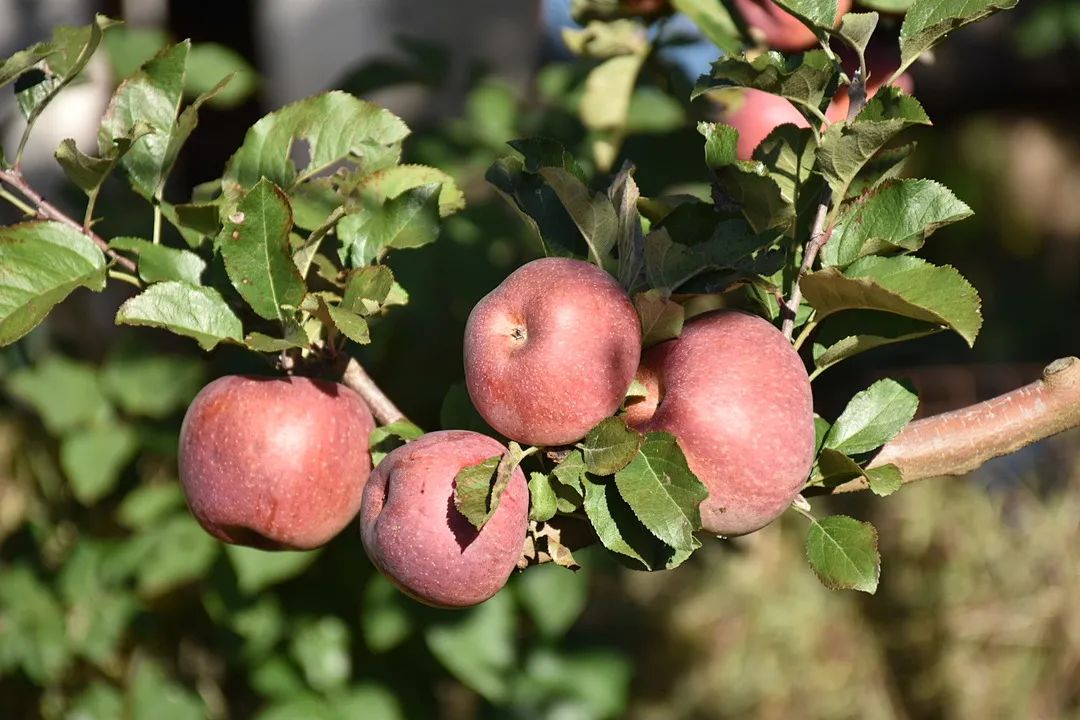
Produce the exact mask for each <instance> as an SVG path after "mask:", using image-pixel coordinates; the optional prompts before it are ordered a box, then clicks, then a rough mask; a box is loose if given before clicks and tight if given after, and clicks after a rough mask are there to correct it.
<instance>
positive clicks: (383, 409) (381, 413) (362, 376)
mask: <svg viewBox="0 0 1080 720" xmlns="http://www.w3.org/2000/svg"><path fill="white" fill-rule="evenodd" d="M341 383H342V385H345V386H346V387H348V388H349V389H351V390H352V391H353V392H355V393H356V394H357V395H359V396H360V397H361V398H362V399H363V401H364V402H365V403H367V406H368V407H369V408H371V414H372V415H374V416H375V419H376V420H378V421H379V424H380V425H389V424H390V423H395V422H397V421H398V420H405V419H406V418H405V413H403V412H401V410H399V409H398V407H397V405H395V404H394V401H393V400H391V399H390V398H388V397H387V396H386V393H384V392H383V391H382V389H381V388H380V387H379V386H378V385H376V384H375V381H374V380H372V379H371V376H370V375H368V374H367V371H366V370H364V366H363V365H361V364H360V363H359V362H357V360H356V358H349V360H348V362H347V363H345V369H344V371H343V372H342V373H341Z"/></svg>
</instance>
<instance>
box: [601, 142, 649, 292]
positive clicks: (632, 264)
mask: <svg viewBox="0 0 1080 720" xmlns="http://www.w3.org/2000/svg"><path fill="white" fill-rule="evenodd" d="M633 172H634V168H633V166H631V165H630V164H629V163H628V164H626V165H625V166H624V167H623V169H622V170H621V171H619V174H618V175H616V176H615V179H614V180H612V182H611V186H610V187H609V188H608V197H609V198H610V199H611V204H612V206H613V207H614V208H615V213H616V215H617V216H618V219H619V230H618V239H617V241H616V243H615V244H616V247H617V248H618V251H617V253H618V258H619V265H618V269H617V272H616V277H618V278H619V284H620V285H622V286H623V287H624V288H625V289H626V290H627V291H633V290H634V289H636V288H637V287H638V286H639V285H640V284H641V281H642V277H641V276H642V271H643V270H644V269H645V232H644V229H643V228H642V225H641V214H640V213H639V212H638V207H637V204H638V200H640V199H641V191H640V190H639V189H638V186H637V183H636V182H635V181H634V175H633Z"/></svg>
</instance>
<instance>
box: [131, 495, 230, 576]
mask: <svg viewBox="0 0 1080 720" xmlns="http://www.w3.org/2000/svg"><path fill="white" fill-rule="evenodd" d="M131 543H132V544H131V546H130V547H129V548H128V550H127V552H128V553H130V556H129V558H128V559H129V560H130V561H131V562H132V563H133V566H134V567H135V568H137V570H136V579H137V584H138V589H139V592H140V593H141V594H143V595H147V596H151V597H154V596H158V595H162V594H164V593H166V592H168V591H169V590H172V589H173V588H175V587H178V586H180V585H183V584H185V583H188V582H192V581H195V580H198V579H199V578H201V577H203V576H204V575H205V574H206V572H207V571H208V570H209V569H210V566H211V565H212V564H213V562H214V560H216V559H217V556H218V553H219V551H220V549H221V544H220V543H218V542H217V541H216V540H215V539H214V538H212V537H210V536H209V535H207V534H206V531H204V530H203V529H202V528H201V527H199V524H198V523H197V522H195V520H194V518H192V517H191V516H190V515H188V514H186V513H184V514H180V515H174V516H173V517H171V518H170V519H169V520H167V521H166V522H164V523H163V524H161V525H157V526H154V527H152V528H151V529H149V530H148V531H146V532H143V533H142V534H140V535H136V536H135V537H134V538H133V540H132V541H131Z"/></svg>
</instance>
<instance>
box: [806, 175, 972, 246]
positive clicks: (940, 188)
mask: <svg viewBox="0 0 1080 720" xmlns="http://www.w3.org/2000/svg"><path fill="white" fill-rule="evenodd" d="M971 214H972V213H971V208H969V207H968V206H967V205H965V204H964V203H962V202H960V201H959V200H958V199H957V198H956V196H955V195H953V194H952V192H950V191H949V189H948V188H946V187H945V186H944V185H940V184H938V183H936V182H934V181H933V180H898V181H890V182H887V183H884V184H882V185H881V186H879V187H878V188H877V189H875V190H874V191H873V192H872V193H871V194H869V195H868V196H867V197H864V198H860V199H859V200H858V201H857V202H855V203H853V204H852V205H851V206H850V207H848V208H847V209H846V210H844V212H843V213H842V214H841V215H840V218H839V219H838V220H837V222H836V226H835V227H834V229H833V232H832V235H831V236H830V238H829V241H828V242H827V243H826V244H825V247H824V248H823V249H822V254H821V260H822V265H823V266H826V267H828V266H830V265H839V266H845V265H848V264H850V263H852V262H854V261H855V260H857V259H858V258H860V257H863V256H866V255H879V254H883V253H886V252H890V251H896V250H907V251H915V250H918V249H919V248H921V247H922V246H923V243H924V242H925V241H926V238H927V237H928V236H929V235H930V234H931V233H933V232H934V231H935V230H937V229H938V228H940V227H942V226H944V225H948V224H949V223H954V222H957V221H959V220H963V219H964V218H967V217H970V216H971Z"/></svg>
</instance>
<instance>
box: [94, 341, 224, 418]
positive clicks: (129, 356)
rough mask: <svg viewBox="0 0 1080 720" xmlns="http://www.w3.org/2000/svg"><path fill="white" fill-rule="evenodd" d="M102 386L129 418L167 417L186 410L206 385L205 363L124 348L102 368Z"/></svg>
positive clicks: (182, 357) (136, 348)
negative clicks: (183, 409)
mask: <svg viewBox="0 0 1080 720" xmlns="http://www.w3.org/2000/svg"><path fill="white" fill-rule="evenodd" d="M101 384H102V387H103V388H104V389H105V392H106V393H108V395H109V397H110V398H111V399H113V400H115V401H116V403H117V404H118V405H119V406H120V407H121V408H122V409H123V410H124V412H125V413H127V414H129V415H144V416H147V417H153V418H163V417H167V416H169V415H170V414H172V413H173V412H175V411H177V410H179V409H180V408H183V407H185V406H186V405H187V404H188V403H189V402H190V401H191V399H192V398H193V397H195V393H197V392H198V391H199V388H201V387H202V384H203V366H202V363H201V362H199V361H198V360H195V359H194V358H190V357H184V356H183V355H178V354H177V355H157V354H151V353H148V352H147V351H146V350H145V349H142V346H141V345H131V346H127V347H125V346H120V347H119V348H118V349H117V350H115V351H113V352H112V353H111V354H110V355H109V357H108V359H107V360H106V361H105V364H104V366H102V368H101Z"/></svg>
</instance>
